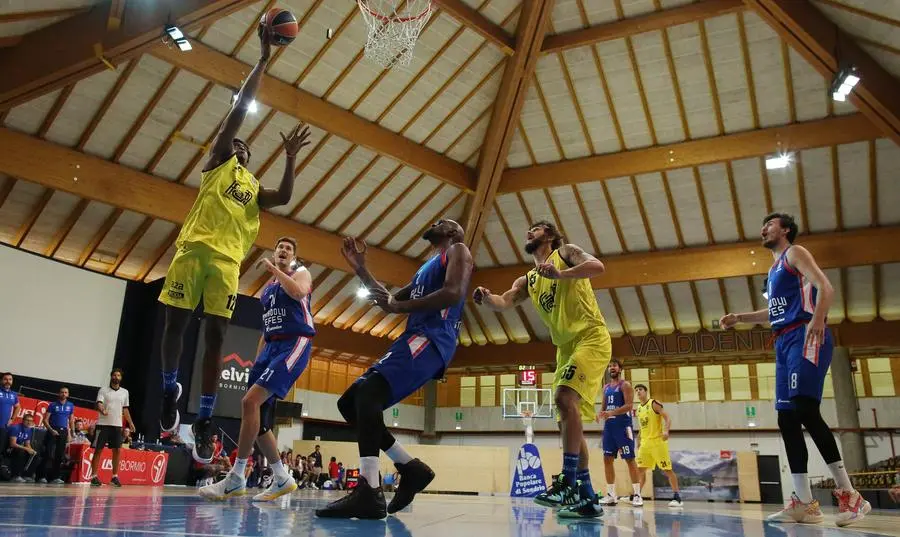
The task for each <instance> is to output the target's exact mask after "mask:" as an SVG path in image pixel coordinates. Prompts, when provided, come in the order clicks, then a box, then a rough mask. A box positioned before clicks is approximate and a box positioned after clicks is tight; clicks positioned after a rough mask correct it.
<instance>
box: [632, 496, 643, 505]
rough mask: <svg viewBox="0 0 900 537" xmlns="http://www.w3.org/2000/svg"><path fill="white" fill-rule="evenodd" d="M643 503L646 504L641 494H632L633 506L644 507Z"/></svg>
mask: <svg viewBox="0 0 900 537" xmlns="http://www.w3.org/2000/svg"><path fill="white" fill-rule="evenodd" d="M643 505H644V498H642V497H641V496H639V495H637V494H634V495H632V496H631V506H632V507H643Z"/></svg>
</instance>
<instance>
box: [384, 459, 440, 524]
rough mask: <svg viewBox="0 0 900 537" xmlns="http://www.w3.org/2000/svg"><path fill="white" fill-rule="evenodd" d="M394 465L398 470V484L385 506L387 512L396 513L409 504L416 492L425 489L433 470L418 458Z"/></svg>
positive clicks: (432, 477)
mask: <svg viewBox="0 0 900 537" xmlns="http://www.w3.org/2000/svg"><path fill="white" fill-rule="evenodd" d="M394 466H396V467H397V471H398V472H400V484H399V485H398V486H397V491H396V492H395V493H394V497H393V498H392V499H391V503H390V504H388V506H387V512H388V513H396V512H397V511H400V510H402V509H403V508H404V507H406V506H407V505H409V504H411V503H412V501H413V498H415V496H416V494H418V493H420V492H422V491H423V490H425V487H427V486H428V484H429V483H431V482H432V480H434V471H433V470H432V469H431V468H429V467H428V465H427V464H425V463H424V462H422V461H420V460H419V459H413V460H411V461H409V462H408V463H406V464H395V465H394Z"/></svg>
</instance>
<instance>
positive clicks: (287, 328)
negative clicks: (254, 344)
mask: <svg viewBox="0 0 900 537" xmlns="http://www.w3.org/2000/svg"><path fill="white" fill-rule="evenodd" d="M300 270H306V269H305V268H304V269H300ZM291 274H293V273H291ZM310 299H311V294H310V295H306V296H305V297H303V300H299V301H297V300H294V298H293V297H291V296H290V295H289V294H287V291H285V290H284V288H283V287H282V286H281V284H280V283H278V280H273V281H271V282H269V284H268V285H266V287H265V289H263V293H262V296H260V299H259V300H260V302H262V305H263V316H262V319H263V330H264V334H265V338H266V341H269V340H271V339H272V337H273V336H280V337H282V336H287V337H290V336H305V337H312V336H314V335H316V329H315V327H314V323H313V316H312V313H311V312H310V307H309V305H310Z"/></svg>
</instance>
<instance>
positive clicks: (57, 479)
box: [51, 477, 66, 485]
mask: <svg viewBox="0 0 900 537" xmlns="http://www.w3.org/2000/svg"><path fill="white" fill-rule="evenodd" d="M51 483H53V484H54V485H65V484H66V482H65V481H63V480H62V479H60V478H58V477H57V478H56V479H54V480H53V481H51Z"/></svg>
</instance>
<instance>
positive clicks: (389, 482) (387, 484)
mask: <svg viewBox="0 0 900 537" xmlns="http://www.w3.org/2000/svg"><path fill="white" fill-rule="evenodd" d="M398 481H400V473H399V472H394V473H392V474H391V473H389V474H387V475H386V476H384V483H383V484H382V486H383V488H384V491H385V492H394V491H395V490H397V482H398Z"/></svg>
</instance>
